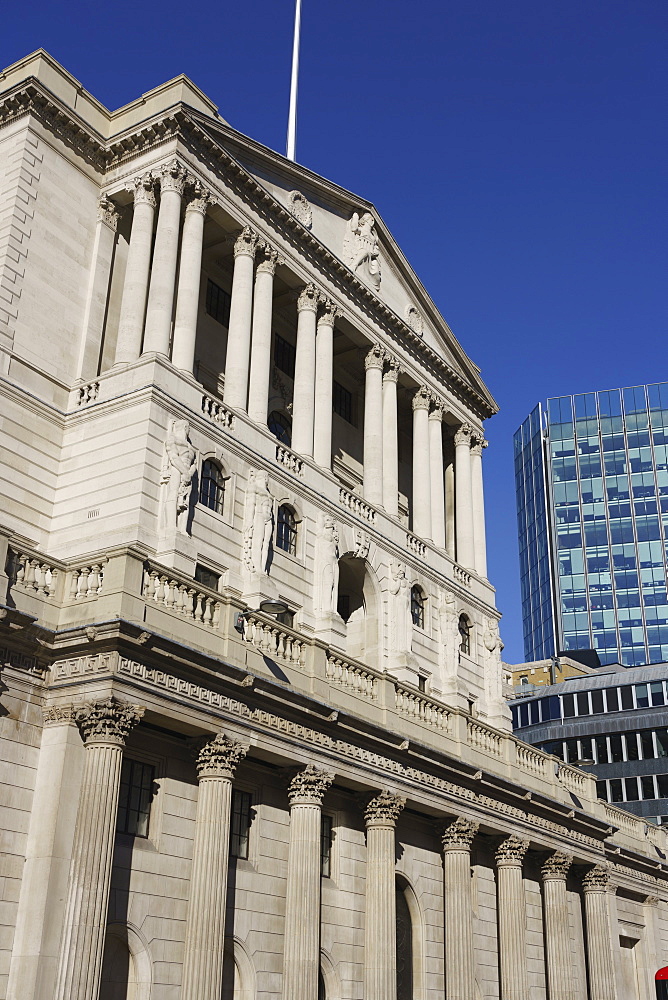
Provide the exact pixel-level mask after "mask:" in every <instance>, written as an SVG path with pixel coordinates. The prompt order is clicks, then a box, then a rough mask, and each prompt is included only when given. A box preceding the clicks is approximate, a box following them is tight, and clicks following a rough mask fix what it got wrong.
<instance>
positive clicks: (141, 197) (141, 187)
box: [129, 174, 155, 208]
mask: <svg viewBox="0 0 668 1000" xmlns="http://www.w3.org/2000/svg"><path fill="white" fill-rule="evenodd" d="M129 190H130V191H133V192H134V196H135V205H150V206H151V208H155V178H154V177H153V174H143V175H142V176H141V177H135V179H134V182H133V184H132V185H131V186H130V187H129Z"/></svg>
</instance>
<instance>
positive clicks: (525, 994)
mask: <svg viewBox="0 0 668 1000" xmlns="http://www.w3.org/2000/svg"><path fill="white" fill-rule="evenodd" d="M528 847H529V841H528V840H521V839H520V838H519V837H514V836H512V837H508V838H507V840H504V841H503V842H502V843H501V844H500V845H499V847H498V849H497V851H496V882H497V893H498V906H497V911H498V914H499V960H500V966H501V997H502V998H503V1000H529V982H528V978H527V940H526V916H527V915H526V899H525V896H524V880H523V878H522V862H523V860H524V855H525V854H526V852H527V848H528Z"/></svg>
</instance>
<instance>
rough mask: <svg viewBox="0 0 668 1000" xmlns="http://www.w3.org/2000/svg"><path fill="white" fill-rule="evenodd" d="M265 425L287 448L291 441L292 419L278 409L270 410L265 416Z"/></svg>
mask: <svg viewBox="0 0 668 1000" xmlns="http://www.w3.org/2000/svg"><path fill="white" fill-rule="evenodd" d="M267 427H268V428H269V430H270V431H271V433H272V434H273V435H274V437H276V438H278V440H279V441H280V442H281V443H282V444H286V445H287V446H288V448H289V447H290V445H291V443H292V421H291V420H290V418H289V417H286V415H285V414H284V413H281V412H280V411H279V410H272V411H271V413H270V414H269V416H268V417H267Z"/></svg>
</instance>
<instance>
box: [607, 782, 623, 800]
mask: <svg viewBox="0 0 668 1000" xmlns="http://www.w3.org/2000/svg"><path fill="white" fill-rule="evenodd" d="M608 801H609V802H623V801H624V798H623V796H622V779H621V778H612V780H611V781H610V798H609V800H608Z"/></svg>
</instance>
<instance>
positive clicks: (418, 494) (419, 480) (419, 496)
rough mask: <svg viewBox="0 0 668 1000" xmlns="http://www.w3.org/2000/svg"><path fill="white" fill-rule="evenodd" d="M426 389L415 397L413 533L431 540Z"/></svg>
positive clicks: (427, 402)
mask: <svg viewBox="0 0 668 1000" xmlns="http://www.w3.org/2000/svg"><path fill="white" fill-rule="evenodd" d="M430 402H431V397H430V395H429V393H428V392H427V390H426V389H425V388H422V389H418V391H417V392H416V394H415V395H414V396H413V525H412V526H413V531H414V532H415V534H416V535H418V536H419V537H420V538H431V510H430V507H431V463H430V460H429V404H430Z"/></svg>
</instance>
